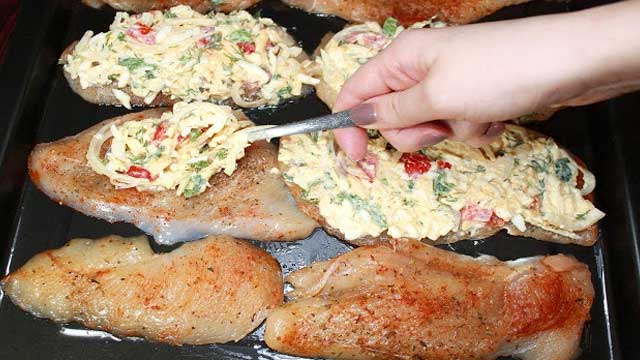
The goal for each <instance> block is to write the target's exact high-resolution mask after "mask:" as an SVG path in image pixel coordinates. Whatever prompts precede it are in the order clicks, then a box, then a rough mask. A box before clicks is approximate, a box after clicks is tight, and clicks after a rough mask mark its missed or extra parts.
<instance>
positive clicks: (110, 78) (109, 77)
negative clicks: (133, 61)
mask: <svg viewBox="0 0 640 360" xmlns="http://www.w3.org/2000/svg"><path fill="white" fill-rule="evenodd" d="M119 77H120V74H111V75H109V76H107V79H109V80H111V81H117V80H118V78H119Z"/></svg>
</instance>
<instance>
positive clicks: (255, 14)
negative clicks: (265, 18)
mask: <svg viewBox="0 0 640 360" xmlns="http://www.w3.org/2000/svg"><path fill="white" fill-rule="evenodd" d="M251 15H253V17H254V18H256V19H257V18H260V17H262V9H258V10H256V11H254V12H253V14H251Z"/></svg>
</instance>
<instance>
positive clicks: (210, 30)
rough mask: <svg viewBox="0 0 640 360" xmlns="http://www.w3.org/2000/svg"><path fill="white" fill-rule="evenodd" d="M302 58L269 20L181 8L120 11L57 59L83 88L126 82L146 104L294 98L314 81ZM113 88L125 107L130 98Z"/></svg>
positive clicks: (243, 103) (271, 101)
mask: <svg viewBox="0 0 640 360" xmlns="http://www.w3.org/2000/svg"><path fill="white" fill-rule="evenodd" d="M300 55H302V49H301V48H300V47H298V46H296V44H295V43H294V41H293V40H292V39H291V38H290V37H289V36H288V35H287V33H286V32H285V30H284V28H282V27H280V26H278V25H276V24H275V23H274V22H273V21H272V20H271V19H268V18H254V17H253V16H251V14H249V13H248V12H246V11H237V12H233V13H231V14H228V15H227V14H223V13H213V12H212V13H210V14H208V15H202V14H200V13H198V12H196V11H193V10H191V8H189V7H188V6H183V5H181V6H176V7H173V8H171V9H169V10H167V11H165V12H164V13H163V12H162V11H150V12H145V13H142V14H138V15H130V14H127V13H125V12H118V13H117V14H116V17H115V20H114V21H113V23H112V24H111V26H110V27H109V31H108V32H105V33H98V34H96V35H94V34H93V32H92V31H87V32H86V33H85V34H84V36H83V37H82V39H81V40H80V41H79V42H78V44H77V45H76V47H75V49H74V50H73V52H72V53H71V54H69V55H67V57H66V59H62V61H63V62H64V63H65V65H64V70H65V71H67V72H68V73H69V74H70V75H71V78H72V79H76V78H79V79H80V85H81V86H82V88H83V89H86V88H88V87H91V86H116V87H117V88H120V89H122V88H124V87H129V88H130V90H131V92H132V93H133V94H134V95H136V96H139V97H142V98H144V101H145V103H147V104H149V103H151V102H152V101H153V100H154V99H155V97H156V96H157V95H158V94H159V93H160V92H162V93H163V94H166V95H169V96H171V98H173V99H181V100H185V101H213V102H222V101H225V100H228V99H232V100H233V101H234V102H235V104H237V105H238V106H241V107H256V106H260V105H265V104H277V103H279V102H280V101H281V100H282V99H288V98H291V97H293V96H299V95H300V94H301V91H302V85H303V84H310V85H315V84H316V83H317V80H316V79H314V78H312V77H310V76H308V75H306V74H305V72H306V69H305V66H306V64H308V62H305V63H304V64H303V63H302V62H300V61H299V60H298V59H297V58H298V56H300ZM116 90H117V89H116ZM116 90H114V95H115V96H116V97H117V98H118V100H119V101H120V102H121V103H122V105H124V106H126V107H129V106H130V105H129V104H128V102H129V101H130V99H129V95H127V94H125V93H124V92H122V91H121V90H118V91H120V92H116Z"/></svg>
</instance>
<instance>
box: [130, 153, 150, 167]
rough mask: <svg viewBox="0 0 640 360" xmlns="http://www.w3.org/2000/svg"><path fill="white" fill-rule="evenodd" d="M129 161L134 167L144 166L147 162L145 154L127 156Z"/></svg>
mask: <svg viewBox="0 0 640 360" xmlns="http://www.w3.org/2000/svg"><path fill="white" fill-rule="evenodd" d="M129 160H131V162H132V163H134V164H136V165H144V164H145V163H146V162H147V154H140V155H137V156H129Z"/></svg>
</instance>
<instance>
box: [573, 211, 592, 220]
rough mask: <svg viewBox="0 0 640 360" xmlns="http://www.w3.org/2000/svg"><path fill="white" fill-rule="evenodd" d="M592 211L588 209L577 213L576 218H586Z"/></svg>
mask: <svg viewBox="0 0 640 360" xmlns="http://www.w3.org/2000/svg"><path fill="white" fill-rule="evenodd" d="M590 211H591V210H587V211H585V212H583V213H580V214H577V215H576V220H584V219H586V218H587V214H589V212H590Z"/></svg>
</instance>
